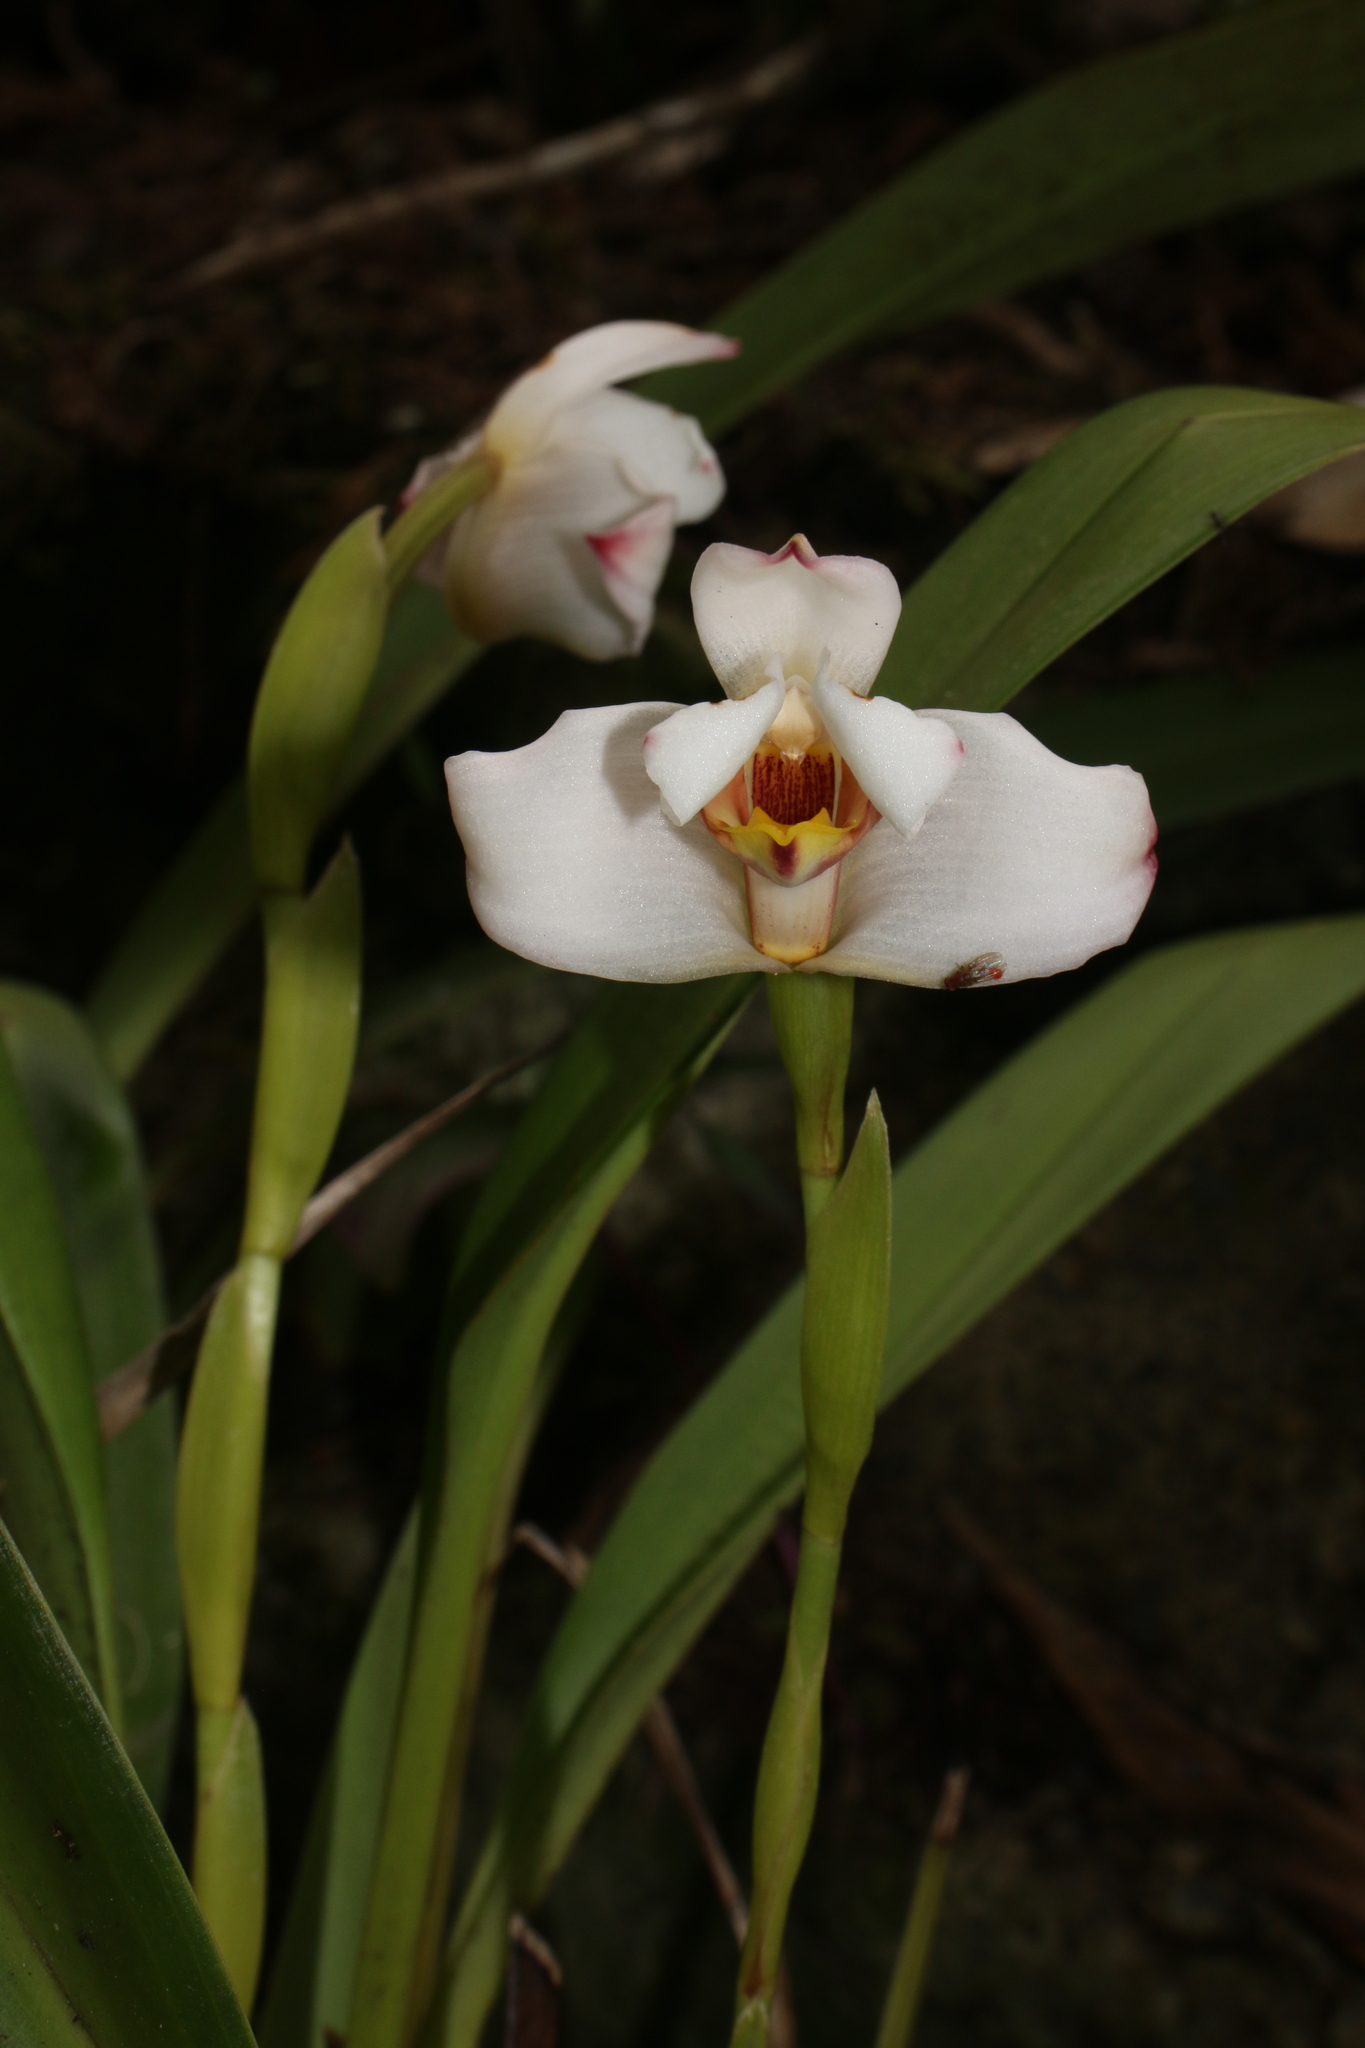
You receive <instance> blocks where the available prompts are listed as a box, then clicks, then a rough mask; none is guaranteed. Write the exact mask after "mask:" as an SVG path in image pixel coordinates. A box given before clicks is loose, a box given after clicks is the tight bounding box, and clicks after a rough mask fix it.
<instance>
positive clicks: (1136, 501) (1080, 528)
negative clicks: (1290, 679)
mask: <svg viewBox="0 0 1365 2048" xmlns="http://www.w3.org/2000/svg"><path fill="white" fill-rule="evenodd" d="M1363 18H1365V17H1363ZM1362 447H1365V413H1362V411H1361V409H1360V407H1359V406H1350V405H1332V404H1327V403H1324V402H1323V401H1322V400H1321V399H1315V398H1290V397H1286V396H1285V395H1284V394H1283V393H1281V392H1275V391H1241V390H1237V389H1232V388H1222V387H1219V386H1216V385H1214V386H1199V387H1194V388H1191V389H1185V390H1175V391H1156V392H1152V393H1151V394H1150V395H1149V396H1147V397H1145V398H1134V399H1130V400H1129V401H1128V403H1127V404H1126V405H1117V406H1115V407H1114V408H1113V409H1112V411H1110V412H1106V413H1101V414H1100V415H1099V417H1098V418H1097V419H1093V420H1090V421H1089V422H1088V423H1087V424H1086V425H1085V426H1084V427H1081V428H1079V429H1078V430H1077V432H1076V433H1074V434H1072V435H1070V436H1069V437H1068V438H1067V440H1065V441H1063V442H1062V444H1061V445H1060V447H1057V448H1054V449H1052V451H1051V452H1050V453H1049V454H1047V455H1045V456H1044V457H1043V459H1042V461H1041V462H1038V463H1035V464H1034V466H1033V468H1032V469H1030V470H1028V471H1027V472H1026V473H1025V474H1024V475H1023V476H1021V477H1019V478H1018V479H1017V480H1016V481H1015V482H1014V483H1012V484H1011V485H1010V487H1009V489H1008V490H1007V491H1005V492H1003V493H1002V494H1001V496H1000V497H998V498H997V499H996V500H995V503H994V504H993V505H991V506H990V507H989V508H988V509H987V510H986V511H985V512H983V513H982V515H981V517H980V518H979V519H977V520H974V521H973V523H972V525H971V526H969V527H968V529H967V531H966V532H965V533H964V534H962V535H961V536H960V537H959V538H958V539H957V540H955V541H954V542H953V544H952V546H951V547H949V548H948V549H946V550H945V552H944V553H943V554H941V555H940V556H939V558H938V560H937V561H936V562H935V563H934V564H933V566H932V567H931V568H930V569H929V570H927V571H926V573H925V574H924V575H923V576H922V577H921V578H920V580H919V582H918V583H916V584H915V585H913V587H912V588H911V589H910V590H909V591H908V592H907V593H906V598H905V604H904V607H903V609H902V611H901V617H900V624H899V625H898V627H897V628H896V636H895V639H894V640H893V641H892V643H891V650H890V653H889V654H888V656H887V659H886V663H885V666H884V667H883V669H882V672H881V674H880V676H879V677H878V679H877V689H878V691H879V692H880V693H881V694H884V695H887V696H892V697H899V698H901V699H902V700H903V701H904V702H905V703H907V704H915V705H925V704H942V705H945V706H952V705H960V706H963V707H965V708H970V709H972V710H975V711H993V710H995V709H997V707H998V706H1000V705H1001V704H1004V703H1007V702H1008V700H1009V699H1010V698H1011V697H1012V696H1013V695H1014V694H1015V692H1016V691H1017V690H1020V689H1022V688H1023V686H1024V684H1025V683H1026V682H1028V681H1029V680H1030V678H1031V677H1033V676H1036V675H1037V674H1038V673H1039V671H1040V670H1041V669H1044V668H1046V666H1047V665H1048V663H1049V662H1051V661H1055V660H1056V658H1057V656H1058V655H1059V654H1062V653H1064V652H1065V651H1066V649H1067V648H1068V647H1070V646H1072V645H1073V644H1074V643H1075V642H1076V641H1077V640H1079V639H1080V637H1081V636H1082V634H1084V633H1087V632H1089V631H1090V629H1091V628H1092V627H1093V626H1097V625H1098V624H1099V623H1100V621H1101V620H1102V619H1107V618H1108V617H1109V615H1110V613H1111V612H1115V611H1117V610H1118V608H1119V606H1120V605H1121V604H1125V603H1126V602H1127V601H1128V599H1129V598H1131V597H1135V596H1136V595H1137V593H1138V592H1139V591H1140V590H1145V589H1146V588H1147V586H1148V584H1150V583H1154V582H1155V581H1156V579H1157V577H1158V576H1163V575H1165V573H1166V571H1167V570H1168V569H1173V568H1174V567H1175V565H1176V563H1177V562H1182V561H1184V559H1185V557H1186V556H1187V555H1191V554H1193V553H1194V551H1195V549H1196V548H1199V547H1202V546H1203V544H1204V543H1205V542H1206V541H1208V540H1211V539H1212V538H1213V536H1214V535H1215V534H1216V533H1219V532H1221V530H1222V529H1223V528H1224V527H1225V526H1228V525H1231V523H1232V521H1233V520H1234V519H1238V518H1240V516H1241V515H1242V513H1243V512H1246V511H1248V510H1249V509H1250V508H1251V506H1253V505H1255V504H1257V503H1259V501H1260V500H1261V499H1262V498H1264V497H1267V496H1268V495H1269V494H1270V493H1271V492H1272V491H1275V490H1278V489H1279V488H1280V486H1281V484H1284V483H1287V482H1289V481H1290V480H1291V479H1292V478H1294V477H1298V476H1304V475H1306V474H1307V473H1308V472H1309V471H1310V470H1313V469H1318V468H1320V467H1322V465H1323V464H1324V463H1328V462H1332V461H1334V460H1335V459H1336V458H1337V457H1338V456H1340V455H1345V454H1348V453H1350V452H1351V451H1353V450H1355V449H1358V448H1362Z"/></svg>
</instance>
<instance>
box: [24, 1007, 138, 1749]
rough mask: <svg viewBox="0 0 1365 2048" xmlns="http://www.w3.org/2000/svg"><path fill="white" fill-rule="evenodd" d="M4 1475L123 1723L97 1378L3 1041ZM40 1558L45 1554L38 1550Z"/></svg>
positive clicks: (56, 1218) (27, 1538) (88, 1661)
mask: <svg viewBox="0 0 1365 2048" xmlns="http://www.w3.org/2000/svg"><path fill="white" fill-rule="evenodd" d="M0 1382H2V1383H3V1384H0V1477H2V1478H3V1479H4V1482H5V1494H4V1512H5V1516H6V1518H7V1520H8V1521H9V1523H10V1527H11V1529H12V1531H13V1533H14V1534H15V1536H16V1538H17V1539H18V1540H19V1541H20V1542H21V1543H25V1542H27V1543H28V1544H29V1546H30V1548H32V1549H33V1551H34V1562H35V1569H43V1568H44V1566H46V1567H48V1568H49V1582H50V1583H51V1584H52V1586H53V1597H54V1599H55V1600H56V1601H57V1602H58V1604H59V1607H60V1608H61V1610H62V1620H63V1622H64V1624H65V1625H66V1626H69V1627H70V1629H71V1632H72V1647H73V1648H74V1649H75V1650H76V1653H77V1655H78V1656H80V1657H81V1659H82V1661H83V1662H84V1663H85V1665H86V1668H87V1671H88V1674H89V1676H90V1678H91V1680H92V1682H93V1683H94V1684H95V1685H96V1686H97V1687H98V1689H99V1693H100V1697H101V1698H102V1699H103V1701H104V1703H105V1706H106V1709H107V1711H108V1713H109V1715H110V1718H111V1720H112V1721H113V1722H114V1725H115V1726H116V1727H117V1726H119V1725H120V1723H121V1719H122V1710H121V1705H120V1698H119V1682H118V1653H117V1639H116V1632H115V1623H114V1582H113V1565H112V1560H111V1555H110V1544H109V1516H108V1504H107V1500H106V1497H105V1487H104V1457H103V1451H102V1448H101V1445H100V1435H99V1419H98V1413H97V1410H96V1407H95V1386H94V1379H93V1376H92V1374H91V1370H90V1359H89V1354H88V1352H87V1350H86V1344H85V1332H84V1329H83V1327H82V1324H81V1312H80V1304H79V1301H78V1299H77V1296H76V1289H75V1284H74V1281H73V1280H72V1276H71V1267H70V1261H69V1257H68V1253H67V1246H66V1240H65V1236H64V1234H63V1230H62V1219H61V1211H60V1209H59V1208H58V1205H57V1198H56V1196H55V1194H54V1193H53V1190H52V1183H51V1181H50V1180H49V1178H48V1173H47V1168H46V1166H45V1165H44V1162H43V1158H42V1154H41V1152H40V1151H39V1148H38V1142H37V1139H36V1138H35V1137H34V1134H33V1129H32V1126H31V1124H30V1123H29V1120H28V1116H27V1113H26V1111H25V1108H24V1103H23V1098H22V1096H21V1094H20V1091H19V1086H18V1083H17V1082H16V1080H15V1078H14V1071H13V1068H12V1066H11V1064H10V1059H9V1055H8V1053H7V1052H6V1051H5V1050H4V1049H3V1047H0ZM40 1558H41V1562H40Z"/></svg>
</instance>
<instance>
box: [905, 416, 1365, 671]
mask: <svg viewBox="0 0 1365 2048" xmlns="http://www.w3.org/2000/svg"><path fill="white" fill-rule="evenodd" d="M1363 447H1365V412H1362V410H1361V408H1360V407H1359V406H1353V405H1333V404H1329V403H1325V402H1324V401H1323V400H1321V399H1316V398H1291V397H1286V396H1285V395H1284V393H1282V392H1278V391H1242V390H1238V389H1235V388H1224V387H1220V386H1217V385H1212V386H1195V387H1192V388H1188V389H1181V390H1174V391H1155V392H1152V393H1151V394H1149V395H1148V396H1147V397H1145V398H1133V399H1130V400H1129V401H1128V403H1127V404H1126V405H1116V406H1115V407H1114V408H1113V409H1112V411H1109V412H1105V413H1101V414H1100V415H1099V417H1098V418H1097V419H1093V420H1090V421H1088V422H1087V424H1086V425H1085V426H1084V427H1081V428H1079V429H1078V430H1077V431H1076V433H1074V434H1072V435H1070V436H1068V438H1067V439H1066V440H1065V441H1063V442H1062V444H1061V445H1060V447H1057V448H1054V449H1052V450H1051V452H1050V453H1049V454H1047V455H1045V456H1044V457H1043V459H1042V461H1041V462H1038V463H1035V464H1034V466H1033V468H1032V469H1030V470H1028V471H1027V472H1026V473H1025V474H1024V475H1023V476H1021V477H1019V478H1018V479H1017V480H1016V481H1015V482H1014V483H1012V484H1011V485H1010V487H1009V489H1008V490H1007V491H1004V492H1002V494H1001V495H1000V497H998V498H997V499H996V500H995V503H994V504H993V505H991V506H989V507H988V508H987V510H986V511H985V512H983V513H982V515H981V517H980V518H979V519H976V520H974V521H973V522H972V524H971V526H969V527H968V528H967V531H966V532H965V533H964V534H962V535H961V536H960V537H959V538H958V539H957V540H955V541H954V542H953V544H952V546H951V547H949V548H947V549H945V551H944V552H943V554H941V555H940V556H939V558H938V560H937V561H936V562H935V563H934V564H933V565H932V567H931V568H929V569H928V570H927V571H926V572H925V574H924V575H923V576H921V578H920V580H919V582H918V583H916V584H914V585H913V586H912V587H911V589H910V590H908V591H907V592H906V597H905V604H904V608H903V609H902V612H901V617H900V624H899V625H898V626H897V628H896V636H895V638H894V640H893V641H892V643H891V650H890V653H889V654H888V655H887V659H886V662H885V665H884V666H883V668H882V671H881V674H880V675H879V676H878V678H877V689H878V692H879V693H880V694H883V695H886V696H891V697H899V698H901V699H902V701H903V702H905V703H907V704H915V705H925V704H942V705H945V706H951V705H960V706H962V707H963V708H964V709H970V710H973V711H994V710H996V709H998V707H999V706H1000V705H1002V704H1006V703H1008V701H1009V699H1010V698H1011V697H1012V696H1013V695H1014V694H1015V692H1016V691H1017V690H1021V689H1022V688H1023V686H1024V684H1025V683H1027V682H1028V681H1029V680H1030V678H1031V677H1033V676H1036V675H1037V674H1038V673H1039V671H1040V670H1041V669H1044V668H1046V667H1047V665H1048V663H1049V662H1051V661H1055V660H1056V658H1057V656H1058V655H1059V654H1063V653H1065V651H1066V649H1067V648H1068V647H1070V646H1073V645H1074V643H1075V642H1076V641H1077V640H1079V639H1080V638H1081V636H1082V634H1084V633H1088V632H1089V631H1090V629H1091V628H1092V627H1093V626H1097V625H1098V624H1099V623H1100V621H1101V620H1102V619H1107V618H1108V617H1109V615H1110V613H1111V612H1115V611H1117V610H1118V608H1119V606H1120V605H1121V604H1126V603H1127V601H1128V599H1129V598H1130V597H1135V596H1136V595H1137V593H1138V592H1139V591H1140V590H1145V589H1146V588H1147V586H1148V584H1150V583H1154V582H1155V581H1156V579H1157V577H1158V576H1164V575H1165V573H1166V571H1167V570H1168V569H1173V568H1174V567H1175V565H1176V563H1177V562H1183V561H1184V559H1185V557H1186V556H1187V555H1192V554H1193V553H1194V552H1195V550H1196V548H1200V547H1202V546H1203V545H1204V543H1205V541H1208V540H1211V539H1212V538H1213V536H1214V535H1215V534H1216V533H1219V532H1221V531H1222V529H1223V528H1224V527H1225V526H1229V525H1231V523H1232V522H1233V520H1234V519H1238V518H1240V517H1241V515H1242V513H1243V512H1246V511H1249V510H1250V508H1251V507H1252V506H1253V505H1255V504H1258V503H1259V502H1260V500H1261V499H1262V498H1265V497H1267V496H1269V494H1270V493H1271V492H1272V491H1275V490H1278V489H1279V488H1280V486H1281V485H1282V484H1284V483H1288V482H1290V481H1291V480H1292V479H1293V478H1295V477H1299V476H1305V475H1307V474H1308V472H1309V471H1310V470H1314V469H1319V468H1321V467H1322V466H1323V464H1324V463H1328V462H1332V461H1334V460H1335V459H1336V458H1337V457H1338V456H1340V455H1346V454H1349V453H1351V452H1352V451H1353V450H1356V449H1359V448H1363Z"/></svg>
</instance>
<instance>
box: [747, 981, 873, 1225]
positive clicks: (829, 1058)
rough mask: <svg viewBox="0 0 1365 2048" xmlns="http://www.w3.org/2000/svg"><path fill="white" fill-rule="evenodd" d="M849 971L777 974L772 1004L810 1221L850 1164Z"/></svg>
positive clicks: (851, 987) (851, 986)
mask: <svg viewBox="0 0 1365 2048" xmlns="http://www.w3.org/2000/svg"><path fill="white" fill-rule="evenodd" d="M855 986H856V984H855V983H854V981H853V979H852V977H851V976H849V975H845V974H770V975H769V976H768V977H767V987H768V1008H769V1010H770V1012H771V1013H772V1020H773V1028H774V1030H775V1031H776V1033H777V1049H778V1051H779V1052H780V1053H781V1055H782V1064H783V1066H784V1067H785V1068H786V1069H787V1073H788V1075H789V1076H790V1078H791V1084H792V1094H793V1096H794V1097H795V1102H796V1163H797V1165H798V1167H799V1168H800V1172H801V1201H802V1205H803V1207H804V1209H805V1214H806V1228H807V1230H809V1229H810V1227H811V1225H812V1223H814V1221H815V1219H816V1217H817V1216H819V1214H820V1213H821V1211H822V1210H823V1208H824V1206H825V1204H826V1202H827V1201H828V1200H829V1198H830V1195H831V1194H832V1193H833V1191H834V1184H835V1182H836V1181H837V1180H838V1178H839V1169H840V1168H841V1167H842V1165H843V1163H844V1089H845V1086H846V1085H847V1082H848V1055H849V1047H850V1043H851V1040H852V1035H853V991H854V988H855Z"/></svg>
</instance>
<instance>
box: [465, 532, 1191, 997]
mask: <svg viewBox="0 0 1365 2048" xmlns="http://www.w3.org/2000/svg"><path fill="white" fill-rule="evenodd" d="M692 602H693V607H694V610H695V614H696V621H697V630H698V632H699V633H700V635H701V642H702V646H703V647H704V648H705V650H706V653H707V656H708V658H709V660H710V662H711V665H712V667H713V668H714V669H715V671H716V674H717V675H718V677H719V678H720V681H721V684H722V686H723V688H724V690H725V693H726V694H725V701H724V702H723V703H720V704H692V705H687V706H685V707H679V706H677V705H672V704H628V705H625V706H624V707H622V706H616V705H612V706H608V707H605V708H603V709H601V710H591V711H566V712H565V713H564V714H563V716H562V717H561V718H560V719H559V720H558V721H557V722H556V724H554V725H553V726H552V727H551V728H550V730H549V732H547V733H546V734H545V735H544V736H543V737H542V738H541V739H539V740H536V741H534V742H533V743H532V744H531V745H530V746H528V747H521V748H518V749H517V750H516V751H515V752H512V753H505V754H478V753H469V754H460V755H457V756H456V757H455V758H454V759H453V760H450V761H448V762H447V763H446V779H447V784H448V787H449V790H450V802H451V809H452V811H453V813H454V817H455V824H456V827H457V828H458V831H459V834H460V838H461V839H462V841H463V842H464V849H465V855H466V858H467V862H468V877H469V893H470V899H471V901H472V903H473V906H474V912H475V915H476V916H477V918H478V920H479V922H480V924H481V925H482V926H483V928H484V930H485V931H486V932H487V933H488V934H489V936H490V938H493V939H496V940H497V941H498V943H499V944H500V945H502V946H505V947H507V948H508V950H509V951H511V952H513V953H520V954H522V955H524V956H525V957H526V958H527V959H530V960H537V961H540V962H541V963H542V964H543V965H545V966H547V967H557V968H562V969H565V970H567V971H569V972H572V973H578V974H593V975H600V976H602V977H604V978H606V979H607V980H611V981H664V982H667V981H694V980H698V979H700V978H702V977H704V976H706V975H713V974H729V973H733V972H735V971H736V970H743V969H746V968H750V969H751V968H762V969H763V970H764V971H765V972H767V973H783V972H786V971H789V970H790V969H792V968H803V967H804V968H808V969H810V968H818V969H820V970H822V971H826V972H829V973H832V974H854V975H867V976H870V977H872V978H874V979H877V980H882V981H901V982H912V983H915V984H918V985H919V986H921V987H927V988H950V989H951V988H966V987H976V986H981V985H985V984H989V983H995V982H1007V981H1020V980H1023V979H1026V978H1027V977H1030V976H1034V975H1045V974H1057V973H1059V972H1061V971H1062V970H1063V969H1065V968H1070V967H1079V966H1080V964H1081V962H1082V961H1084V960H1088V959H1089V958H1090V956H1091V954H1092V953H1098V952H1101V951H1102V950H1103V949H1104V948H1105V947H1107V946H1118V945H1122V943H1123V941H1124V940H1125V939H1126V938H1127V937H1128V935H1129V933H1130V932H1131V931H1132V929H1133V926H1134V925H1135V924H1136V923H1137V920H1138V918H1139V916H1140V915H1141V913H1142V909H1143V906H1144V905H1145V903H1146V901H1147V897H1148V895H1149V893H1150V891H1151V887H1152V881H1153V878H1154V876H1155V873H1156V859H1155V855H1154V854H1153V851H1152V847H1153V843H1154V841H1155V837H1156V826H1155V822H1154V820H1153V817H1152V811H1151V806H1150V804H1149V803H1148V800H1147V790H1146V785H1145V784H1144V782H1143V780H1142V777H1141V776H1140V775H1137V774H1135V773H1134V772H1133V770H1132V769H1131V768H1083V767H1078V766H1077V765H1076V764H1075V763H1074V762H1070V761H1063V760H1060V759H1059V758H1058V757H1057V755H1055V754H1051V753H1049V752H1048V750H1047V748H1046V747H1044V746H1041V745H1040V744H1039V742H1038V741H1037V740H1035V739H1034V738H1033V737H1032V735H1031V734H1030V733H1028V732H1027V731H1026V730H1025V729H1024V727H1023V726H1022V725H1019V724H1018V723H1017V722H1016V721H1015V720H1014V719H1012V718H1009V717H1007V716H1006V715H1005V713H1003V712H974V711H932V712H925V713H922V714H917V713H916V712H914V711H911V710H909V709H908V708H907V707H906V706H905V705H903V704H899V703H897V702H895V701H894V700H892V699H890V698H875V697H872V696H871V695H870V694H869V693H870V691H871V688H872V684H873V682H874V680H875V678H876V674H877V670H878V669H879V667H880V666H881V663H882V660H883V658H884V657H885V654H886V650H887V647H888V645H889V643H890V640H891V635H892V632H893V630H894V628H895V624H896V620H897V617H898V616H899V613H900V593H899V591H898V590H897V588H896V584H895V580H894V578H893V577H892V575H891V573H890V571H889V570H887V569H885V568H883V567H882V565H881V564H880V563H879V562H870V561H864V560H861V559H859V558H857V557H853V556H838V555H834V556H826V557H824V558H823V559H822V558H821V557H820V556H818V555H816V554H815V552H814V550H813V549H812V548H811V546H810V544H809V542H808V541H807V540H805V538H804V537H803V536H802V535H800V534H798V535H797V536H796V538H795V539H794V540H792V541H790V542H789V543H788V545H787V546H786V547H785V548H783V549H782V550H781V551H780V552H779V553H778V554H775V555H763V554H756V553H754V552H752V551H751V550H750V549H748V548H740V547H730V546H724V545H718V546H715V547H709V548H707V549H706V551H705V553H704V554H703V555H702V557H701V560H700V561H699V562H698V564H697V570H696V574H695V576H694V578H693V581H692Z"/></svg>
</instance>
